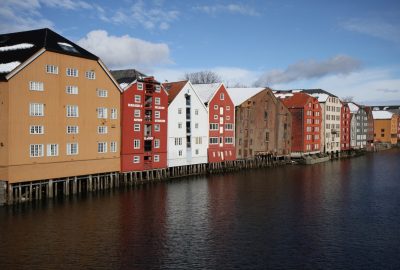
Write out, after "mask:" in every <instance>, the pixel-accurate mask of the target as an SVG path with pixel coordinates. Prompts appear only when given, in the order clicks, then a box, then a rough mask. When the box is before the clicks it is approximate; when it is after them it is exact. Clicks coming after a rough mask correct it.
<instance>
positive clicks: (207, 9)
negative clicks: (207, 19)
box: [194, 4, 260, 16]
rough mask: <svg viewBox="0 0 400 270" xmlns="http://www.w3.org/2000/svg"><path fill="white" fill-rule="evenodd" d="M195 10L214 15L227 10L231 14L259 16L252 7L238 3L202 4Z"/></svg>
mask: <svg viewBox="0 0 400 270" xmlns="http://www.w3.org/2000/svg"><path fill="white" fill-rule="evenodd" d="M194 9H195V10H199V11H202V12H204V13H208V14H210V15H215V14H216V13H219V12H227V13H231V14H240V15H247V16H259V15H260V14H259V13H258V12H257V11H256V10H255V9H254V8H252V7H249V6H246V5H240V4H229V5H219V4H217V5H212V6H211V5H204V6H196V7H194Z"/></svg>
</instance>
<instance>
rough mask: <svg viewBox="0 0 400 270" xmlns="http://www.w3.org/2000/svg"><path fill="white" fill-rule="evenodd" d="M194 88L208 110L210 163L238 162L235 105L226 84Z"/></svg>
mask: <svg viewBox="0 0 400 270" xmlns="http://www.w3.org/2000/svg"><path fill="white" fill-rule="evenodd" d="M193 87H194V89H195V90H196V92H197V93H198V95H199V96H200V98H201V99H202V101H203V102H204V104H205V105H206V107H207V108H208V120H209V144H208V162H209V163H213V162H222V161H231V160H236V148H235V127H234V126H235V105H234V104H233V102H232V100H231V98H230V96H229V94H228V92H227V91H226V88H225V86H224V84H222V83H211V84H194V85H193Z"/></svg>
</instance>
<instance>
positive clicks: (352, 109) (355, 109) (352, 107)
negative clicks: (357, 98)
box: [348, 102, 360, 113]
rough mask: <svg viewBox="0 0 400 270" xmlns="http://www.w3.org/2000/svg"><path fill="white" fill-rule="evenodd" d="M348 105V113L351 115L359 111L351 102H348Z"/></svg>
mask: <svg viewBox="0 0 400 270" xmlns="http://www.w3.org/2000/svg"><path fill="white" fill-rule="evenodd" d="M348 105H349V109H350V112H352V113H355V112H358V110H359V109H360V107H358V106H357V105H356V104H354V103H352V102H349V103H348Z"/></svg>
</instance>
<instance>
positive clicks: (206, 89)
mask: <svg viewBox="0 0 400 270" xmlns="http://www.w3.org/2000/svg"><path fill="white" fill-rule="evenodd" d="M220 86H221V83H206V84H193V88H194V90H195V91H196V92H197V94H198V95H199V97H200V99H201V100H202V101H203V102H204V103H206V102H209V101H210V99H211V97H212V96H213V95H214V93H215V91H217V90H218V89H219V87H220Z"/></svg>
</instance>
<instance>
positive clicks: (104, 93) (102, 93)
mask: <svg viewBox="0 0 400 270" xmlns="http://www.w3.org/2000/svg"><path fill="white" fill-rule="evenodd" d="M97 96H98V97H100V98H106V97H108V90H106V89H100V88H99V89H97Z"/></svg>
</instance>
